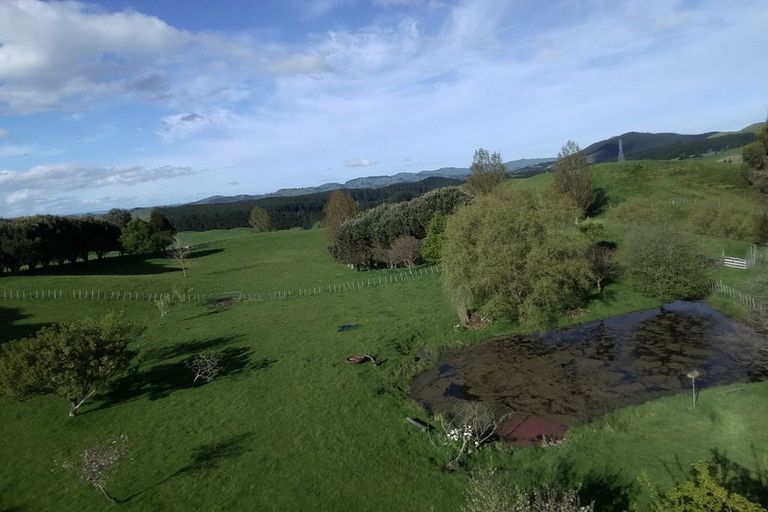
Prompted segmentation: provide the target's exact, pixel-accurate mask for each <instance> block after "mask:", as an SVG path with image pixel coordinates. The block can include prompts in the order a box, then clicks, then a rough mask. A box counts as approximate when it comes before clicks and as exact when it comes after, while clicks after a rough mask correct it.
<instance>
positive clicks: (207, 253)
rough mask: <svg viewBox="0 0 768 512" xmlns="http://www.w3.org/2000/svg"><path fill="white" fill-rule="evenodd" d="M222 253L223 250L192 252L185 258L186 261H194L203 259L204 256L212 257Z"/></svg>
mask: <svg viewBox="0 0 768 512" xmlns="http://www.w3.org/2000/svg"><path fill="white" fill-rule="evenodd" d="M222 252H224V249H206V250H204V251H194V252H193V253H192V254H190V255H189V256H187V258H186V259H188V260H195V259H197V258H205V257H206V256H212V255H214V254H219V253H222Z"/></svg>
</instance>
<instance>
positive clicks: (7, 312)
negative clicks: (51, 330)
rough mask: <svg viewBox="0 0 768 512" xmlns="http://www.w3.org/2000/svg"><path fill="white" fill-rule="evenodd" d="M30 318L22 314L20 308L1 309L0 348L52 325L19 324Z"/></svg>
mask: <svg viewBox="0 0 768 512" xmlns="http://www.w3.org/2000/svg"><path fill="white" fill-rule="evenodd" d="M29 317H30V315H28V314H26V313H22V311H21V309H19V308H9V307H5V306H3V307H0V346H2V345H3V343H6V342H8V341H11V340H18V339H21V338H25V337H27V336H31V335H33V334H35V333H36V332H37V331H39V330H40V329H42V328H43V327H45V326H46V325H50V324H47V323H34V324H19V323H18V322H19V321H20V320H24V319H25V318H29Z"/></svg>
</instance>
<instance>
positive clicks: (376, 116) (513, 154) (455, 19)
mask: <svg viewBox="0 0 768 512" xmlns="http://www.w3.org/2000/svg"><path fill="white" fill-rule="evenodd" d="M767 33H768V2H766V1H765V0H731V1H728V2H723V1H721V0H716V1H715V0H713V1H707V0H627V1H621V0H610V1H608V0H547V1H541V0H508V1H505V0H467V1H456V2H450V1H447V0H446V1H443V0H312V1H310V0H228V1H226V2H212V1H210V0H185V1H183V2H180V1H177V0H103V1H87V0H83V1H42V0H0V217H11V216H19V215H31V214H38V213H53V214H69V213H83V212H96V211H103V210H107V209H109V208H113V207H120V208H131V207H137V206H150V205H162V204H175V203H182V202H189V201H195V200H198V199H201V198H203V197H208V196H211V195H214V194H223V195H234V194H259V193H266V192H271V191H274V190H276V189H278V188H287V187H305V186H316V185H320V184H322V183H326V182H344V181H346V180H349V179H351V178H354V177H359V176H374V175H386V174H394V173H396V172H401V171H420V170H426V169H437V168H440V167H445V166H468V165H469V163H470V162H471V159H472V154H473V152H474V150H475V149H476V148H478V147H484V148H487V149H489V150H491V151H498V152H501V154H502V156H503V158H504V160H505V161H506V160H513V159H517V158H533V157H548V156H552V155H555V154H557V152H558V149H559V148H560V147H561V146H562V145H563V144H564V143H565V142H566V141H568V140H571V139H572V140H575V141H576V142H578V143H579V144H581V145H582V147H584V146H587V145H589V144H591V143H592V142H595V141H597V140H600V139H603V138H607V137H611V136H614V135H618V134H621V133H624V132H628V131H646V132H678V133H701V132H707V131H720V130H723V131H726V130H739V129H741V128H743V127H744V126H746V125H748V124H751V123H754V122H758V121H761V120H764V119H765V116H766V113H767V112H768V60H766V59H765V48H766V45H767V44H768V39H767V36H766V34H767Z"/></svg>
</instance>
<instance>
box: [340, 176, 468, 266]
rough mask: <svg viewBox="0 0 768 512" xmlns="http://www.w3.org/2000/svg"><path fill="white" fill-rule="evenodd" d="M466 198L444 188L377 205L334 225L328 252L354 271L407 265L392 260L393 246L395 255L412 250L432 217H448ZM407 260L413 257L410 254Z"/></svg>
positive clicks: (460, 192)
mask: <svg viewBox="0 0 768 512" xmlns="http://www.w3.org/2000/svg"><path fill="white" fill-rule="evenodd" d="M469 199H470V197H469V196H468V195H467V194H466V193H464V192H462V191H461V190H459V189H458V188H455V187H446V188H442V189H438V190H433V191H431V192H428V193H426V194H424V195H423V196H421V197H418V198H416V199H412V200H410V201H407V202H404V203H398V204H383V205H379V206H377V207H375V208H371V209H370V210H366V211H364V212H363V213H361V214H360V215H358V216H356V217H355V218H353V219H350V220H347V221H346V222H344V223H343V224H341V225H340V226H338V228H337V231H336V235H335V236H334V237H333V240H331V243H330V247H329V250H330V252H331V254H332V255H333V256H334V258H336V259H337V260H338V261H341V262H343V263H347V264H350V265H354V266H355V267H358V268H374V267H380V266H392V265H393V264H397V263H405V264H408V262H407V261H406V259H405V258H404V259H401V260H400V261H393V257H395V255H394V254H393V251H392V248H393V246H394V248H395V249H396V250H397V251H396V252H397V253H398V254H403V253H405V252H407V251H406V250H405V248H406V247H407V248H411V249H413V247H414V246H415V244H414V243H413V241H412V240H411V239H415V240H417V241H418V240H422V239H424V237H425V236H426V235H427V230H428V228H429V226H430V223H431V222H432V219H433V217H434V216H435V214H437V213H441V214H450V213H452V212H453V211H454V210H456V209H457V208H458V207H459V206H460V205H463V204H466V203H468V202H469ZM404 237H409V238H404ZM398 239H402V240H400V241H398ZM395 241H398V243H397V244H394V242H395ZM400 249H403V251H402V252H401V251H400ZM416 257H418V256H416ZM408 259H412V260H414V261H415V259H416V258H413V257H412V254H410V255H409V258H408Z"/></svg>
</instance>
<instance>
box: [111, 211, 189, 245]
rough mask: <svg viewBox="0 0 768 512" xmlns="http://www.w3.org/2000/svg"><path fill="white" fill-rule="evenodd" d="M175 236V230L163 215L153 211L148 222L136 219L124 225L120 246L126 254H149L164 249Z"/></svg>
mask: <svg viewBox="0 0 768 512" xmlns="http://www.w3.org/2000/svg"><path fill="white" fill-rule="evenodd" d="M175 235H176V228H174V226H173V225H172V224H171V223H170V221H169V220H168V219H167V218H166V217H165V215H163V214H162V213H160V212H158V211H157V210H153V211H152V213H151V214H150V216H149V222H147V221H144V220H141V219H138V218H137V219H133V220H131V221H129V222H128V223H127V224H126V225H125V227H124V228H123V232H122V235H121V236H120V244H121V246H122V250H123V251H125V252H126V253H128V254H149V253H153V252H157V251H162V250H163V249H165V248H166V247H167V246H168V245H169V244H170V243H171V242H173V239H174V236H175Z"/></svg>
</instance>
